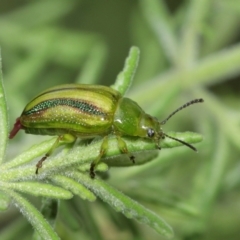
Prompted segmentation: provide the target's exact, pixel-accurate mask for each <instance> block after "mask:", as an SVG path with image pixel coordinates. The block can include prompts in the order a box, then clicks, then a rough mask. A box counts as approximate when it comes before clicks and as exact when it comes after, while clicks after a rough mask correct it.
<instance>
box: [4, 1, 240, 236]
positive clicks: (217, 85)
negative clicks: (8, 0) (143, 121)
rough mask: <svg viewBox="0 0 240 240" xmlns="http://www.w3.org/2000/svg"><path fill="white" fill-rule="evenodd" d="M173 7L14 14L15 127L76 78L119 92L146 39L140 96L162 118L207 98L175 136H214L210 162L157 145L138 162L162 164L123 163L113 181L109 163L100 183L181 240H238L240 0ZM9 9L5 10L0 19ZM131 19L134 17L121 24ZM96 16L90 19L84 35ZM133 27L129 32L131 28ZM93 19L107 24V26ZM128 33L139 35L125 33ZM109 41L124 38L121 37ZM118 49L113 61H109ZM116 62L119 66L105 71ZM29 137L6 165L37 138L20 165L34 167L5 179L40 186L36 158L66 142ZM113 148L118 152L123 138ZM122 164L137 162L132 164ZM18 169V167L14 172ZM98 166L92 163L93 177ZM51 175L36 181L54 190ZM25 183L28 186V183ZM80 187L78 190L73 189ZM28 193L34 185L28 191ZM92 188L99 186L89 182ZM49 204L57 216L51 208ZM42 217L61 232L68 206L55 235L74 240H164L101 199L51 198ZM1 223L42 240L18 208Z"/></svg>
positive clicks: (7, 232) (73, 152)
mask: <svg viewBox="0 0 240 240" xmlns="http://www.w3.org/2000/svg"><path fill="white" fill-rule="evenodd" d="M169 2H170V1H162V0H160V1H159V0H151V1H149V0H140V1H135V2H134V1H131V3H130V1H129V2H128V1H114V3H112V2H111V3H110V2H109V3H108V5H103V4H102V3H97V2H96V3H95V4H92V5H90V3H87V1H74V0H68V1H64V0H51V1H39V2H30V3H29V4H26V5H24V6H22V8H16V10H15V11H13V10H12V11H11V12H9V14H7V13H6V14H2V15H1V16H0V20H1V21H0V29H1V31H0V41H1V48H2V54H3V60H4V61H3V65H4V85H5V92H6V97H7V100H8V109H9V111H8V112H9V119H10V123H11V126H12V124H13V122H14V120H15V118H16V117H17V116H18V115H19V114H20V111H21V110H22V108H23V106H24V105H25V104H26V103H27V102H28V101H29V99H31V98H32V97H33V96H34V95H35V94H37V93H38V92H39V91H41V90H44V89H46V88H47V87H50V86H54V85H57V84H61V83H69V82H73V81H74V80H76V79H77V80H76V82H84V83H96V82H98V83H99V82H101V83H103V82H104V83H103V84H105V85H109V84H112V83H113V78H114V77H115V76H116V72H117V71H119V70H117V69H119V68H120V67H119V66H120V64H122V62H123V57H124V55H126V48H129V42H130V41H131V42H134V45H137V46H138V47H139V48H140V49H141V59H140V61H139V65H138V70H137V71H136V74H135V77H134V82H133V86H132V87H131V88H130V89H129V91H128V93H127V94H128V96H129V97H130V98H131V99H133V100H135V101H136V102H138V103H139V104H140V105H141V106H142V107H143V109H145V110H146V111H147V112H148V113H150V114H151V115H155V116H157V117H158V118H159V119H163V118H164V117H165V116H167V114H168V113H169V112H171V111H172V110H173V109H175V108H176V107H177V106H179V102H181V103H184V102H186V101H187V100H189V99H193V98H198V97H202V98H203V99H204V100H205V103H204V104H203V105H201V106H196V108H194V107H192V108H189V109H188V110H187V111H188V112H186V111H184V112H182V113H181V114H178V115H177V116H176V117H174V119H171V121H169V122H168V125H167V126H165V127H164V130H165V131H166V132H167V131H168V129H170V130H176V131H182V132H184V131H185V130H191V131H194V132H199V133H201V134H202V135H203V136H204V141H203V142H201V143H200V144H197V145H196V147H197V148H198V150H199V153H198V154H195V153H193V152H191V151H189V149H187V148H184V147H179V148H174V149H163V150H162V151H161V152H160V155H159V157H158V156H157V154H158V152H155V151H152V150H150V149H151V146H148V145H147V144H146V145H144V146H141V148H142V147H143V148H145V147H147V146H148V147H149V150H150V151H148V152H146V153H148V154H149V155H147V158H145V157H146V156H142V154H141V153H142V152H139V154H137V157H138V158H140V160H141V161H142V162H144V161H149V160H150V159H152V158H153V157H154V156H156V158H155V159H154V160H152V161H151V162H148V163H147V164H144V165H142V166H137V167H128V168H126V167H125V168H120V167H115V168H114V167H112V168H111V170H110V171H109V174H110V177H109V178H107V177H108V176H106V174H104V171H105V170H106V165H105V164H102V165H101V166H99V170H102V171H103V173H102V175H101V176H102V178H107V179H105V180H104V181H102V180H99V182H98V181H96V185H97V183H98V184H99V185H97V187H98V188H101V189H102V188H103V189H104V188H106V189H108V188H109V186H108V185H105V184H106V183H107V184H109V185H110V186H114V187H116V188H117V189H120V190H121V191H122V192H123V193H124V194H126V195H127V196H129V197H131V198H132V199H135V200H137V201H138V202H140V203H141V204H142V205H144V206H146V207H148V208H150V209H151V210H152V211H153V212H155V213H156V214H157V215H159V216H162V217H163V218H164V219H165V220H166V221H167V222H168V224H169V225H171V227H172V228H173V229H174V232H175V236H176V237H175V238H176V239H185V240H186V239H191V240H194V239H204V240H206V239H211V240H213V239H217V240H219V239H233V240H235V239H236V240H237V239H238V238H239V216H240V214H239V207H238V198H239V183H240V178H239V138H238V136H239V118H240V115H239V111H238V109H239V99H238V98H239V97H238V89H239V73H240V68H239V64H240V47H239V42H238V36H237V34H238V28H239V27H238V26H239V22H240V18H239V16H240V15H239V9H240V5H239V1H237V0H231V1H225V0H220V1H219V0H216V1H214V0H213V1H208V0H200V1H199V0H193V1H184V2H180V1H176V4H177V7H175V8H171V11H170V10H169V6H168V5H167V4H168V3H169ZM173 2H174V1H171V3H173ZM116 7H117V8H116ZM2 9H3V8H2V7H1V9H0V11H3V10H2ZM74 9H76V10H74ZM129 9H130V10H129ZM105 11H107V13H108V14H106V12H105ZM93 12H94V14H93ZM110 13H111V14H110ZM118 13H121V14H118ZM120 15H122V16H123V17H122V18H120ZM35 16H37V17H35ZM86 16H89V18H87V17H86ZM126 16H128V17H126ZM84 17H86V19H84ZM29 19H31V21H29ZM89 19H90V20H89ZM110 19H111V21H110ZM84 20H86V22H87V23H86V25H84V27H83V28H82V25H81V24H84ZM104 20H105V21H104ZM91 21H92V22H91ZM73 22H74V24H73ZM121 22H122V24H121V26H122V27H119V26H120V24H119V23H121ZM91 23H94V26H95V25H96V29H95V28H93V25H91ZM98 23H99V25H100V27H99V25H98ZM103 26H104V27H103ZM111 26H114V28H112V27H111ZM97 27H99V28H97ZM102 28H104V31H102V32H101V31H100V30H99V29H102ZM86 29H87V30H88V31H86ZM106 29H108V31H109V32H110V33H109V35H107V34H105V31H106ZM125 29H127V30H129V29H130V31H128V32H127V30H126V31H123V30H125ZM96 32H98V34H96ZM106 32H107V31H106ZM109 36H111V37H112V36H116V37H115V38H113V37H112V39H110V37H109ZM108 37H109V38H108ZM116 39H117V40H118V41H117V42H116ZM106 40H107V41H106ZM110 40H111V41H110ZM106 43H107V44H108V45H107V44H106ZM123 46H125V48H124V47H123ZM126 46H127V47H126ZM108 49H109V56H108V57H109V58H107V57H106V56H107V51H108ZM107 59H110V60H109V62H108V64H107V65H105V63H106V61H107ZM106 66H107V67H106ZM79 69H80V70H79ZM104 69H105V70H104ZM35 86H38V87H37V88H36V87H35ZM232 86H233V87H232ZM33 92H34V93H33ZM1 100H3V98H1ZM1 107H4V105H1ZM19 110H20V111H19ZM189 112H190V113H194V114H189ZM4 116H6V115H4ZM4 119H5V118H2V117H1V121H2V122H1V124H2V125H3V126H4V127H2V126H1V131H3V132H2V133H1V139H0V140H1V146H0V149H1V153H2V154H3V152H4V149H5V143H6V137H7V131H6V123H7V120H6V119H5V120H4ZM4 121H5V122H4ZM2 136H3V137H2ZM17 137H18V138H17V139H16V140H14V141H12V142H11V144H8V152H7V155H6V159H12V158H13V157H14V156H16V155H17V154H19V153H20V152H22V151H23V149H24V148H27V147H29V146H31V144H32V142H36V143H38V144H37V145H36V146H33V147H32V149H30V150H28V151H27V153H29V152H31V151H32V155H31V156H29V155H28V154H26V153H24V152H23V153H22V154H20V155H19V156H18V157H16V158H15V160H16V161H19V164H20V165H21V163H23V162H25V161H28V160H29V164H32V165H26V166H24V167H23V169H21V171H20V172H19V171H17V170H16V172H14V171H15V170H14V169H12V170H11V171H10V170H8V171H7V172H6V173H5V174H7V175H8V176H10V175H11V174H17V175H18V176H20V175H21V176H23V175H24V174H25V176H29V174H30V176H32V179H36V176H35V175H34V168H35V162H33V163H32V162H31V163H30V161H31V159H33V158H36V161H37V160H38V159H39V158H40V157H41V156H42V155H43V154H44V153H45V152H46V150H47V149H48V148H49V147H50V146H51V144H52V143H53V141H54V139H50V140H49V139H48V138H47V140H46V142H43V143H40V144H39V142H41V140H40V137H34V136H27V135H25V134H20V136H17ZM41 139H43V138H41ZM19 140H21V141H19ZM2 142H3V144H2ZM128 143H129V144H130V145H131V146H132V147H133V148H134V147H136V148H135V149H138V147H139V146H140V145H139V146H138V145H137V144H138V142H135V143H134V144H133V145H132V140H131V139H129V140H128ZM111 144H112V146H111V149H112V150H113V151H114V147H115V146H116V145H115V142H114V140H113V141H111ZM135 144H136V145H135ZM141 144H143V143H141ZM144 144H145V143H144ZM162 144H164V142H162ZM86 145H88V143H85V142H80V143H78V144H77V145H76V146H74V148H71V146H69V148H66V149H64V150H63V151H61V152H60V153H59V154H57V155H55V157H53V158H51V159H49V160H48V161H47V162H46V168H48V169H50V168H51V169H54V167H53V164H56V165H57V166H59V167H60V166H66V165H67V164H68V163H65V162H64V161H65V160H66V158H64V156H69V157H70V158H71V160H72V161H73V162H74V161H76V162H78V161H79V158H78V157H76V156H77V151H78V150H79V151H81V156H82V154H85V152H84V149H86ZM90 146H92V147H93V148H94V147H96V148H98V147H99V142H98V141H95V142H93V143H91V145H89V146H88V147H90ZM34 149H35V150H34ZM87 149H89V148H87ZM132 150H133V149H132ZM33 152H35V153H34V154H33ZM91 154H93V151H92V150H91ZM1 156H2V155H1ZM93 157H94V156H93ZM141 157H143V158H141ZM64 159H65V160H64ZM74 159H75V160H74ZM113 160H114V162H116V163H117V162H118V163H119V164H120V165H121V164H122V163H121V159H119V158H115V159H111V158H110V159H106V163H107V164H109V162H111V163H113ZM122 161H124V162H125V163H127V162H128V161H127V159H123V160H122ZM14 162H15V161H13V162H12V163H14ZM12 163H11V161H9V162H5V163H4V164H12ZM61 164H62V165H61ZM65 164H66V165H65ZM20 165H19V167H20ZM116 165H117V164H116ZM8 166H10V165H8ZM52 167H53V168H52ZM88 167H89V165H88V164H86V169H87V168H88ZM32 169H33V171H32ZM24 171H26V172H24ZM64 171H65V173H67V172H68V171H70V170H69V169H68V168H65V169H64ZM82 171H85V168H82ZM42 174H44V172H43V173H42ZM5 176H6V175H5ZM15 176H16V175H15ZM42 177H44V176H42ZM45 177H49V176H47V175H46V176H45ZM50 177H52V178H51V182H53V181H56V182H60V181H63V182H64V183H65V179H53V174H52V175H51V176H50ZM75 177H77V178H78V177H79V176H76V175H75ZM87 177H88V176H87V175H86V178H87ZM44 179H46V178H42V179H41V181H40V182H37V183H34V184H42V185H41V186H43V187H44V188H47V186H49V185H48V184H49V181H48V182H46V181H44ZM70 179H71V178H70ZM67 180H69V176H68V179H67ZM67 180H66V181H67ZM71 180H72V179H71ZM85 180H87V179H85ZM1 181H4V179H1ZM14 184H19V186H21V184H22V183H21V182H17V183H14ZM31 184H32V183H31ZM88 184H90V183H88ZM69 185H70V186H71V185H72V183H71V181H69ZM39 186H40V185H39ZM74 186H75V187H76V186H77V185H74ZM78 186H79V185H78ZM3 187H4V186H3ZM13 187H15V188H16V185H13V184H12V185H11V189H12V188H13ZM22 188H26V185H25V186H24V185H23V186H22ZM88 188H92V189H93V188H94V187H93V186H90V185H88ZM9 189H10V188H9ZM38 189H39V188H38ZM54 189H55V193H59V195H60V196H58V197H57V198H61V197H62V198H64V197H65V198H71V190H66V189H65V191H64V190H63V189H62V188H61V187H60V188H58V187H57V186H55V188H54ZM75 190H76V188H75ZM111 190H112V187H111ZM29 191H31V193H30V195H32V194H33V193H34V191H35V194H39V191H37V190H36V188H29ZM113 191H114V190H113ZM14 193H15V194H17V196H19V193H18V191H16V190H15V191H14V192H11V194H13V195H12V196H11V198H12V199H14V197H15V198H16V199H17V197H16V195H14ZM43 193H44V192H43ZM47 193H48V194H50V193H51V194H53V193H52V192H50V193H49V191H47V192H45V193H44V194H47ZM115 193H116V195H117V192H115ZM74 194H76V193H74ZM77 194H81V197H82V198H83V197H85V198H87V199H89V200H93V199H94V198H95V197H94V195H92V192H91V191H89V190H87V189H86V188H84V186H82V187H80V189H79V190H78V191H77ZM9 195H10V193H9ZM24 199H28V201H30V202H31V203H32V204H33V205H35V206H36V207H37V208H40V207H39V205H40V203H39V198H33V197H31V196H27V197H26V196H25V194H23V198H21V199H20V200H21V201H24ZM26 204H27V202H26ZM8 206H9V197H7V196H6V195H5V194H3V195H2V197H1V208H2V209H6V208H7V207H8ZM27 206H32V205H29V204H27ZM59 206H60V207H59ZM48 208H50V209H51V210H52V211H49V210H48V211H46V210H45V209H48ZM10 209H11V210H12V208H10ZM34 209H35V208H34ZM42 209H43V210H42V211H43V212H44V214H46V213H48V214H49V213H52V214H51V215H50V216H46V218H47V219H50V222H51V224H53V219H55V215H56V213H57V211H56V209H58V213H59V215H58V217H57V221H56V222H55V225H56V227H55V228H56V231H57V232H58V234H59V236H61V238H62V239H67V240H68V239H69V236H71V240H72V239H79V238H81V239H159V238H161V237H160V236H159V235H157V234H156V233H155V232H154V231H153V230H152V229H151V228H148V227H146V226H145V225H139V224H138V223H137V221H133V220H128V219H127V218H126V217H124V216H122V215H121V214H117V213H116V212H115V211H112V208H111V207H109V206H108V205H107V204H104V203H102V202H101V201H98V200H96V201H95V202H94V203H89V201H82V200H80V198H79V197H73V198H72V199H70V200H67V201H64V200H61V202H58V201H57V200H55V201H48V200H47V199H46V201H44V203H43V207H42ZM31 212H33V213H34V211H31ZM5 216H7V217H5ZM0 218H1V219H0V220H1V221H0V222H1V224H2V225H3V224H6V221H8V222H7V223H8V227H5V228H2V230H1V232H0V234H1V239H15V238H16V236H18V234H19V233H21V236H23V239H31V236H32V231H31V228H30V227H29V223H27V222H24V221H22V218H21V216H20V215H19V214H18V213H16V212H14V211H13V210H12V211H6V212H5V213H2V214H1V215H0ZM52 218H53V219H52ZM8 219H9V220H8Z"/></svg>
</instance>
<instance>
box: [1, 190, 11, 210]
mask: <svg viewBox="0 0 240 240" xmlns="http://www.w3.org/2000/svg"><path fill="white" fill-rule="evenodd" d="M10 202H11V199H10V198H9V196H7V195H6V194H5V193H3V192H0V211H5V210H7V209H8V207H9V205H10Z"/></svg>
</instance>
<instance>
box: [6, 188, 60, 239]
mask: <svg viewBox="0 0 240 240" xmlns="http://www.w3.org/2000/svg"><path fill="white" fill-rule="evenodd" d="M3 191H4V192H6V193H7V194H8V195H9V196H10V197H11V198H12V200H13V202H14V204H15V206H16V207H17V208H18V209H19V210H20V212H21V213H22V214H23V215H24V216H25V217H26V218H27V220H28V221H29V222H30V223H31V224H32V226H33V227H34V229H36V230H37V231H38V233H39V235H40V236H41V237H42V239H49V240H50V239H51V240H60V238H59V237H58V235H57V234H56V232H54V230H53V229H52V227H51V226H50V224H49V223H48V222H47V221H46V220H45V219H44V217H43V216H42V214H41V213H40V212H39V211H38V210H37V209H36V208H35V207H34V206H33V205H32V204H30V203H29V202H28V201H27V200H26V199H25V198H23V197H22V196H21V195H19V194H17V193H15V192H13V191H11V190H9V189H5V188H3Z"/></svg>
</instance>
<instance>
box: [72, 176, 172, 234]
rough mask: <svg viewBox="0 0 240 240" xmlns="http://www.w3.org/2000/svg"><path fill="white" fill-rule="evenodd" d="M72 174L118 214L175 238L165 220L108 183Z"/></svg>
mask: <svg viewBox="0 0 240 240" xmlns="http://www.w3.org/2000/svg"><path fill="white" fill-rule="evenodd" d="M71 174H72V175H71V176H72V177H73V178H75V179H79V181H80V182H81V183H82V184H83V185H85V186H86V187H87V188H89V189H90V190H91V191H93V192H94V193H95V194H96V195H97V196H99V197H100V198H101V199H102V200H103V201H104V202H107V203H108V204H109V205H111V206H112V207H113V208H114V209H115V210H116V211H117V212H122V213H123V214H124V215H125V216H126V217H128V218H134V219H136V220H137V221H139V222H141V223H143V224H147V225H149V226H150V227H152V228H153V229H155V230H156V231H157V232H158V233H159V234H161V235H163V236H165V237H167V238H171V237H172V236H173V230H172V228H171V227H170V226H169V225H168V224H167V223H166V222H165V220H163V219H162V218H161V217H159V216H157V215H156V214H155V213H153V212H152V211H150V210H148V209H146V208H145V207H143V206H142V205H140V204H139V203H137V202H136V201H134V200H132V199H131V198H129V197H127V196H125V195H124V194H122V193H121V192H119V191H118V190H116V189H114V188H112V187H111V186H110V185H108V184H107V183H105V182H103V181H101V180H99V179H94V180H92V179H91V178H90V177H89V176H86V175H83V174H79V173H78V172H74V173H72V172H71Z"/></svg>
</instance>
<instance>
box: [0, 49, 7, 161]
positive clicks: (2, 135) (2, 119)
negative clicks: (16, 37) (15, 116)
mask: <svg viewBox="0 0 240 240" xmlns="http://www.w3.org/2000/svg"><path fill="white" fill-rule="evenodd" d="M7 141H8V114H7V103H6V99H5V94H4V87H3V75H2V58H1V49H0V163H1V162H3V159H4V156H5V152H6V146H7Z"/></svg>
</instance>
